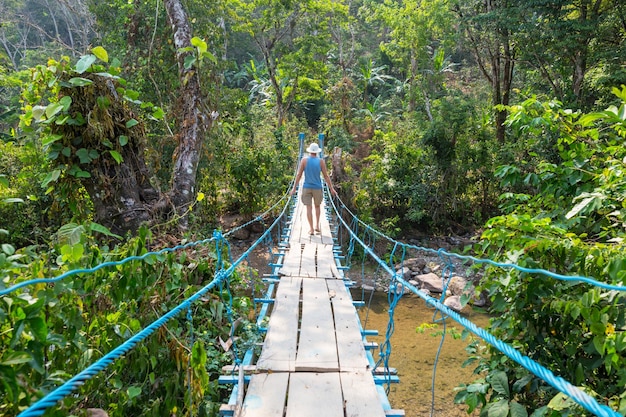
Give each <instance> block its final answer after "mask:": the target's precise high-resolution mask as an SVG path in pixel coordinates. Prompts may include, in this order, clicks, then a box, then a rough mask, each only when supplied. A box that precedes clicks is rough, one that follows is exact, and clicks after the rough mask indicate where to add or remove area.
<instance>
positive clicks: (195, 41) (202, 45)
mask: <svg viewBox="0 0 626 417" xmlns="http://www.w3.org/2000/svg"><path fill="white" fill-rule="evenodd" d="M191 44H192V45H193V46H195V47H196V48H198V52H199V53H201V54H202V53H204V52H206V50H207V44H206V42H205V41H203V40H202V39H200V38H198V37H193V38H191Z"/></svg>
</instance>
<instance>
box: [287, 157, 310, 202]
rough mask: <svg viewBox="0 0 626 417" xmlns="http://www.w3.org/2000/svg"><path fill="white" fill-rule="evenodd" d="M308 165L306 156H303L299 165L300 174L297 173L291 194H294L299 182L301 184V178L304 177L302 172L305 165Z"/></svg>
mask: <svg viewBox="0 0 626 417" xmlns="http://www.w3.org/2000/svg"><path fill="white" fill-rule="evenodd" d="M305 166H306V158H302V161H300V166H299V167H298V174H297V175H296V180H295V181H294V182H293V188H292V189H291V191H290V192H289V194H290V195H294V194H295V192H296V189H297V188H298V184H300V178H302V173H303V172H304V167H305Z"/></svg>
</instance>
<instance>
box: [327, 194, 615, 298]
mask: <svg viewBox="0 0 626 417" xmlns="http://www.w3.org/2000/svg"><path fill="white" fill-rule="evenodd" d="M337 199H338V200H339V203H340V204H341V206H342V208H343V209H345V210H346V211H347V212H348V213H349V214H350V216H351V217H352V218H353V219H356V221H357V222H359V223H361V224H364V225H366V226H367V224H366V223H364V222H363V221H362V220H361V219H359V218H358V217H357V216H356V215H355V214H354V213H352V212H351V211H350V209H348V208H347V207H346V205H345V204H344V203H343V201H341V199H339V198H337ZM333 207H334V209H335V213H338V209H337V207H336V206H335V205H333ZM368 227H369V226H368ZM372 231H373V232H374V233H376V234H378V235H380V236H382V237H384V238H385V239H387V240H389V241H390V242H393V243H395V242H397V243H398V244H400V245H403V246H406V247H407V248H411V249H416V250H419V251H423V252H429V253H432V254H435V255H439V254H440V253H442V254H445V255H447V256H450V257H454V258H458V259H461V260H465V261H472V262H475V263H479V264H489V265H492V266H496V267H500V268H510V269H516V270H518V271H520V272H525V273H528V274H540V275H545V276H548V277H551V278H555V279H559V280H562V281H574V282H577V281H578V282H584V283H587V284H590V285H594V286H597V287H600V288H603V289H605V290H610V291H626V286H624V285H612V284H606V283H604V282H601V281H598V280H597V279H595V278H591V277H585V276H580V275H561V274H557V273H554V272H551V271H547V270H545V269H540V268H525V267H522V266H519V265H516V264H512V263H503V262H496V261H493V260H491V259H481V258H476V257H474V256H469V255H460V254H458V253H453V252H447V251H445V250H443V249H438V250H435V249H431V248H426V247H423V246H417V245H411V244H407V243H402V242H398V241H396V240H395V239H393V238H391V237H389V236H387V235H385V234H384V233H382V232H380V231H378V230H376V229H372Z"/></svg>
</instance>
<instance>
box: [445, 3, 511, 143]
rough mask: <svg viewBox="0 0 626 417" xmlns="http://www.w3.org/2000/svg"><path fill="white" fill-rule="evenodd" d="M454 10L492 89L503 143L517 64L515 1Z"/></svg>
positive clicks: (459, 6) (468, 5)
mask: <svg viewBox="0 0 626 417" xmlns="http://www.w3.org/2000/svg"><path fill="white" fill-rule="evenodd" d="M453 10H454V11H455V13H456V14H457V15H458V17H459V23H460V26H461V28H462V30H463V33H464V35H465V39H466V40H467V41H468V44H469V48H470V49H471V51H472V54H473V56H474V59H475V60H476V63H477V65H478V67H479V68H480V72H481V74H482V75H483V77H484V78H485V79H486V80H487V82H488V83H489V85H490V87H491V100H492V101H491V102H492V105H493V106H494V112H495V115H494V126H495V129H496V137H497V138H498V140H499V141H500V143H504V140H505V133H506V132H505V126H504V122H505V121H506V118H507V111H506V106H507V105H509V104H510V101H511V94H512V89H513V81H514V80H513V74H514V69H515V65H516V62H517V53H518V50H517V49H518V46H517V44H516V43H515V39H514V34H515V33H516V27H517V25H518V23H517V19H518V18H517V15H516V12H515V11H516V9H515V8H514V7H513V5H512V1H509V0H505V1H497V0H487V1H482V0H481V1H477V0H459V1H456V2H455V4H454V6H453Z"/></svg>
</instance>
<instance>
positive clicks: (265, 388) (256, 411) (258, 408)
mask: <svg viewBox="0 0 626 417" xmlns="http://www.w3.org/2000/svg"><path fill="white" fill-rule="evenodd" d="M288 382H289V374H288V373H286V372H275V373H269V374H256V375H252V377H251V379H250V383H249V384H248V389H247V391H246V398H245V400H244V402H243V407H242V408H241V413H239V414H238V415H239V416H241V417H275V416H282V415H283V413H284V411H285V403H286V398H287V385H288ZM236 415H237V414H236Z"/></svg>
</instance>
